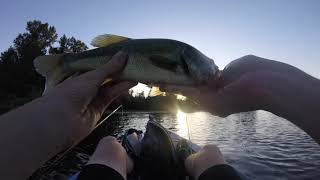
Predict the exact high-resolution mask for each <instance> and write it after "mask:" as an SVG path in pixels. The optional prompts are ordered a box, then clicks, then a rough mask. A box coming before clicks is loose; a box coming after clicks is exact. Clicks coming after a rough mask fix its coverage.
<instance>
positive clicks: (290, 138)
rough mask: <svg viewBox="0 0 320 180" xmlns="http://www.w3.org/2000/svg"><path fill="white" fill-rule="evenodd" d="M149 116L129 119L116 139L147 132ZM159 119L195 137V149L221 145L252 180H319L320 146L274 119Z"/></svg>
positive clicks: (252, 115)
mask: <svg viewBox="0 0 320 180" xmlns="http://www.w3.org/2000/svg"><path fill="white" fill-rule="evenodd" d="M148 116H149V114H148V113H130V114H125V115H124V116H123V117H122V123H120V124H119V129H117V132H115V133H121V132H122V131H123V130H124V129H126V128H128V127H132V128H137V129H144V126H145V125H146V122H147V121H148ZM155 116H156V117H157V120H158V121H160V122H161V124H162V125H163V126H164V127H166V128H168V129H170V130H172V131H174V132H176V133H177V134H179V135H181V136H182V137H185V138H189V136H190V139H191V140H192V141H193V142H194V143H197V144H199V145H205V144H216V145H218V146H219V147H220V149H221V151H222V153H223V154H224V155H225V158H226V160H227V162H228V163H230V164H231V165H232V166H234V167H235V168H236V169H238V170H239V171H240V172H242V173H243V174H245V175H246V176H247V177H249V178H250V179H272V180H277V179H281V180H282V179H291V180H292V179H320V170H319V168H320V146H319V145H318V144H317V143H315V142H314V141H313V140H312V139H311V138H310V137H309V136H308V135H307V134H306V133H305V132H303V131H302V130H301V129H299V128H297V127H296V126H295V125H293V124H292V123H290V122H289V121H287V120H285V119H283V118H280V117H278V116H275V115H273V114H271V113H268V112H265V111H254V112H248V113H240V114H236V115H231V116H229V117H227V118H219V117H217V116H212V115H210V114H208V113H202V112H199V113H192V114H187V115H186V116H184V114H183V113H178V115H174V114H155ZM186 119H187V121H186ZM188 127H189V128H188ZM188 129H189V132H188ZM188 134H189V135H188Z"/></svg>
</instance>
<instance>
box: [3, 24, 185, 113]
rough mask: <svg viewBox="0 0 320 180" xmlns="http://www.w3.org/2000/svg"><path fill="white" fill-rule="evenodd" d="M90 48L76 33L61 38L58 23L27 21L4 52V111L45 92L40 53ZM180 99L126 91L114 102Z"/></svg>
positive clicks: (129, 105)
mask: <svg viewBox="0 0 320 180" xmlns="http://www.w3.org/2000/svg"><path fill="white" fill-rule="evenodd" d="M87 49H88V47H87V46H86V44H85V43H83V42H82V41H80V40H77V39H76V38H74V37H67V36H66V35H62V36H60V38H59V36H58V33H57V31H56V29H55V27H54V26H50V25H49V24H48V23H43V22H41V21H36V20H34V21H29V22H27V26H26V32H24V33H20V34H19V35H18V36H17V37H16V38H15V39H14V40H13V44H12V45H11V46H10V47H9V48H8V49H7V50H5V51H4V52H2V53H1V55H0V114H1V113H4V112H7V111H9V110H11V109H13V108H15V107H17V106H20V105H23V104H25V103H27V102H29V101H31V100H32V99H34V98H37V97H39V96H41V94H42V91H43V89H44V83H45V79H44V78H43V77H42V76H41V75H39V74H38V73H37V72H36V71H35V68H34V66H33V60H34V59H35V58H36V57H38V56H40V55H45V54H60V53H66V52H81V51H84V50H87ZM177 103H179V102H178V101H176V98H175V97H174V96H165V97H155V98H147V99H145V98H144V97H143V96H141V95H140V96H137V97H136V98H135V97H132V96H131V95H124V96H122V97H121V98H119V99H118V100H117V101H116V102H115V103H114V104H113V106H116V105H118V104H123V105H124V106H125V107H126V109H132V110H170V109H172V108H173V107H174V106H176V104H177ZM180 103H181V102H180ZM169 107H170V108H169Z"/></svg>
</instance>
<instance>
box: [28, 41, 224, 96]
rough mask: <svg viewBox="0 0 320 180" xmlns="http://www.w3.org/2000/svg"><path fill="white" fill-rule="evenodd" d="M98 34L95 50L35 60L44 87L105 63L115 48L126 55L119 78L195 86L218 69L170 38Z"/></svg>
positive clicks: (114, 51)
mask: <svg viewBox="0 0 320 180" xmlns="http://www.w3.org/2000/svg"><path fill="white" fill-rule="evenodd" d="M119 37H121V36H114V35H102V36H98V37H97V38H95V39H94V41H93V42H92V44H94V45H95V46H98V48H96V49H92V50H88V51H84V52H80V53H65V54H58V55H47V56H40V57H38V58H36V59H35V61H34V65H35V67H36V70H37V71H38V72H39V73H40V74H42V75H43V76H45V77H46V90H45V91H47V90H50V89H51V88H52V87H54V86H56V85H57V84H59V83H60V82H62V81H63V80H64V79H66V78H67V77H69V76H72V75H73V74H75V73H78V72H87V71H90V70H94V69H97V68H99V67H101V66H103V65H104V64H106V63H108V61H110V59H111V58H112V56H113V55H115V54H116V53H117V52H118V51H123V52H125V53H127V54H128V61H127V64H126V66H125V67H124V69H123V71H122V72H121V74H120V75H119V79H120V80H130V81H137V82H141V83H145V84H149V85H157V86H158V85H162V84H173V85H186V86H196V85H200V84H203V83H205V82H207V81H208V80H209V79H212V78H214V77H215V76H216V75H217V73H218V72H219V69H218V67H217V66H216V65H215V64H214V61H213V60H211V59H210V58H208V57H207V56H205V55H204V54H202V53H201V52H200V51H198V50H197V49H195V48H194V47H192V46H190V45H188V44H185V43H183V42H179V41H176V40H170V39H129V38H125V37H121V38H119Z"/></svg>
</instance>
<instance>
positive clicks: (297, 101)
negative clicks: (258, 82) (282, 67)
mask: <svg viewBox="0 0 320 180" xmlns="http://www.w3.org/2000/svg"><path fill="white" fill-rule="evenodd" d="M272 88H273V89H272V92H273V93H272V97H271V98H270V105H269V107H268V108H267V110H268V111H270V112H272V113H274V114H276V115H278V116H281V117H283V118H286V119H287V120H289V121H290V122H292V123H294V124H295V125H297V126H298V127H300V128H301V129H302V130H304V131H305V132H307V133H308V134H309V135H310V136H311V137H312V138H313V139H314V140H315V141H316V142H318V143H320V131H319V127H320V119H319V118H318V115H317V114H318V112H319V107H320V81H319V80H318V79H315V78H310V77H308V78H303V79H296V80H292V81H286V83H283V84H282V85H281V84H278V85H275V86H273V87H272Z"/></svg>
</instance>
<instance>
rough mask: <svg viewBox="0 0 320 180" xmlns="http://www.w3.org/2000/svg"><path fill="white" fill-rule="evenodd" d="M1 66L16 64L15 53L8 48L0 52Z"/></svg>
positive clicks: (16, 57)
mask: <svg viewBox="0 0 320 180" xmlns="http://www.w3.org/2000/svg"><path fill="white" fill-rule="evenodd" d="M0 62H1V64H15V63H17V62H18V53H17V51H16V50H15V49H14V48H13V47H12V46H10V47H9V48H8V49H7V50H6V51H4V52H2V53H1V55H0Z"/></svg>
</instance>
